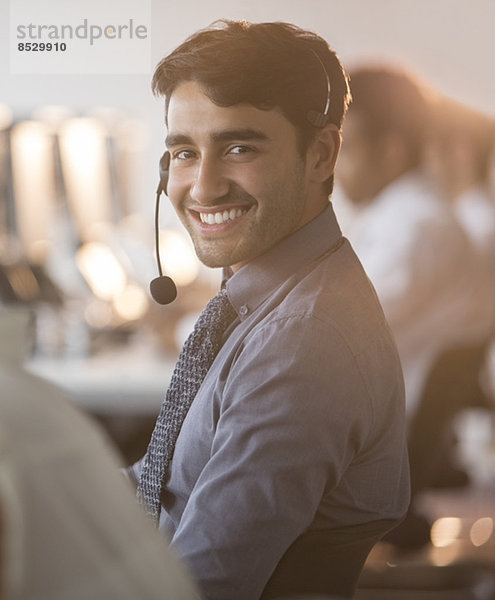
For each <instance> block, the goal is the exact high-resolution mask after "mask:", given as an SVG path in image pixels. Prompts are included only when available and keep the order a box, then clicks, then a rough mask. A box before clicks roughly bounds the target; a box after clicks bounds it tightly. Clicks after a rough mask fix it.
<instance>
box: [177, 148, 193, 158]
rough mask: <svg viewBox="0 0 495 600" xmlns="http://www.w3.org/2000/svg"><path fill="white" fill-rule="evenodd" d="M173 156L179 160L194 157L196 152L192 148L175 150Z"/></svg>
mask: <svg viewBox="0 0 495 600" xmlns="http://www.w3.org/2000/svg"><path fill="white" fill-rule="evenodd" d="M172 158H174V159H178V160H189V159H191V158H194V152H193V151H192V150H179V151H178V152H174V153H173V154H172Z"/></svg>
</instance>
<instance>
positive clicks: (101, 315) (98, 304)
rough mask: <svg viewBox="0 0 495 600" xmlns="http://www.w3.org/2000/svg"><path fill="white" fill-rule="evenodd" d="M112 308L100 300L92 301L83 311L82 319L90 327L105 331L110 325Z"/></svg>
mask: <svg viewBox="0 0 495 600" xmlns="http://www.w3.org/2000/svg"><path fill="white" fill-rule="evenodd" d="M112 316H113V314H112V308H111V306H110V305H109V304H107V303H106V302H103V301H101V300H96V299H95V300H92V301H91V302H90V303H89V304H88V305H87V306H86V308H85V310H84V318H85V319H86V322H87V324H88V325H90V326H91V327H94V328H95V329H105V328H106V327H110V325H111V324H112Z"/></svg>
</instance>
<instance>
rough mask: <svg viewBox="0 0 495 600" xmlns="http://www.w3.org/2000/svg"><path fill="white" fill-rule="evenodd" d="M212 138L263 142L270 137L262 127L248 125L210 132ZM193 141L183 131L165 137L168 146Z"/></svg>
mask: <svg viewBox="0 0 495 600" xmlns="http://www.w3.org/2000/svg"><path fill="white" fill-rule="evenodd" d="M210 139H211V140H212V141H213V142H230V141H234V140H242V141H259V142H263V141H267V140H269V139H270V138H269V137H268V136H267V135H266V133H264V132H263V131H261V130H260V129H252V128H251V127H246V128H243V129H225V130H222V131H216V132H213V133H211V134H210ZM193 143H194V142H193V140H192V138H191V137H190V136H189V135H186V134H183V133H171V134H169V135H167V137H166V138H165V144H166V146H167V147H170V146H178V145H180V144H193Z"/></svg>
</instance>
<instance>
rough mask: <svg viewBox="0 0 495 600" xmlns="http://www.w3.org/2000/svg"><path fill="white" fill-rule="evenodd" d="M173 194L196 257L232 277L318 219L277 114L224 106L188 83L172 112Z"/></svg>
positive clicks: (286, 125)
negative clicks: (228, 270) (228, 269)
mask: <svg viewBox="0 0 495 600" xmlns="http://www.w3.org/2000/svg"><path fill="white" fill-rule="evenodd" d="M167 117H168V136H167V140H166V143H167V147H168V150H169V151H170V154H171V164H170V178H169V182H168V196H169V198H170V200H171V201H172V204H173V206H174V208H175V210H176V212H177V215H178V216H179V218H180V219H181V221H182V223H183V224H184V226H185V227H186V229H187V230H188V232H189V234H190V236H191V238H192V240H193V242H194V246H195V248H196V253H197V255H198V257H199V259H200V260H201V261H202V262H203V263H204V264H205V265H207V266H209V267H224V266H231V267H232V268H233V269H234V271H235V270H237V269H238V268H240V267H241V266H243V265H244V264H246V263H247V262H249V261H250V260H252V259H253V258H254V257H256V256H258V255H259V254H262V253H263V252H265V251H266V250H268V249H269V248H271V247H272V246H273V245H275V244H276V243H277V242H279V241H280V240H281V239H282V238H284V237H286V236H288V235H290V234H291V233H293V232H294V231H295V230H297V229H298V228H300V227H301V226H302V225H304V224H305V223H307V222H308V221H310V220H311V219H312V218H314V217H315V216H316V215H317V214H318V212H319V211H320V210H321V208H319V209H318V211H316V207H315V203H313V202H312V201H311V200H310V199H309V198H308V196H309V195H310V194H309V193H308V182H307V180H308V177H307V175H306V164H305V160H304V158H303V157H301V155H300V153H299V152H298V149H297V140H296V130H295V128H294V126H293V125H292V124H291V123H290V122H289V121H288V120H287V119H286V118H285V117H284V116H283V115H282V113H281V112H280V111H278V110H259V109H257V108H255V107H254V106H252V105H249V104H237V105H234V106H230V107H220V106H217V105H216V104H214V103H213V102H212V101H211V100H210V99H209V98H208V97H207V96H206V95H205V94H204V93H203V91H202V88H201V87H200V85H199V84H197V83H196V82H193V81H187V82H184V83H182V84H181V85H179V86H178V87H177V88H176V89H175V90H174V92H173V94H172V96H171V98H170V103H169V107H168V115H167Z"/></svg>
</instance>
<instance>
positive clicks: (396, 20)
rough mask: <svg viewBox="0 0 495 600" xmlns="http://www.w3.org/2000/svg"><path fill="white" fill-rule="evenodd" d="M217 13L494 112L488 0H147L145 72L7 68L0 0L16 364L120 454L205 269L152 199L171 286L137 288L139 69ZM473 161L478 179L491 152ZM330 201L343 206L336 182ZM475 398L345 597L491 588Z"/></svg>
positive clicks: (145, 210) (9, 298)
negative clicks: (423, 536)
mask: <svg viewBox="0 0 495 600" xmlns="http://www.w3.org/2000/svg"><path fill="white" fill-rule="evenodd" d="M219 18H233V19H246V20H252V21H268V20H270V21H271V20H282V21H289V22H293V23H296V24H298V25H300V26H301V27H305V28H309V29H312V30H314V31H316V32H317V33H319V34H321V35H322V36H323V37H324V38H326V39H327V40H328V41H329V43H330V44H331V45H332V46H333V47H334V48H335V49H336V50H337V52H338V54H339V55H340V57H341V59H342V61H343V63H344V65H345V66H346V68H347V69H348V70H352V68H354V67H356V66H358V65H360V64H362V63H369V62H370V61H373V62H380V61H384V62H386V63H387V64H395V65H399V66H406V67H408V68H410V69H412V70H414V71H415V72H417V73H418V74H420V75H421V77H424V78H425V79H426V80H427V81H428V82H431V83H432V85H433V86H434V87H435V89H436V90H438V92H439V94H441V95H442V96H443V97H445V98H448V99H449V100H450V99H451V100H452V101H454V102H455V103H459V104H460V105H462V106H463V107H466V108H469V110H473V111H474V112H475V113H476V114H477V115H478V114H479V115H480V116H481V117H482V120H483V122H484V123H487V127H488V128H489V127H492V120H493V118H494V117H495V77H494V75H493V73H494V64H493V63H494V58H495V41H494V39H493V24H494V23H495V3H494V2H493V1H492V0H472V1H470V2H467V1H465V2H452V1H451V0H419V1H415V0H373V1H372V2H369V1H367V0H347V1H345V2H342V1H339V0H307V1H306V2H301V1H299V0H264V1H262V0H246V1H243V2H241V1H237V2H227V1H226V0H211V1H209V2H199V1H198V0H184V1H182V2H179V3H170V2H166V1H162V0H152V30H151V42H152V57H151V64H150V73H149V75H112V74H109V75H70V74H68V75H13V74H11V73H9V62H8V43H9V42H8V5H7V3H6V2H3V3H1V4H0V39H1V40H2V42H1V46H0V47H1V49H2V52H0V302H1V303H2V304H3V305H5V306H9V305H22V306H25V307H26V309H28V310H30V311H31V314H32V331H31V336H30V338H29V339H30V347H29V349H28V351H27V353H26V364H27V366H28V368H29V369H31V370H32V371H33V372H35V373H37V374H40V375H42V376H43V377H46V378H47V379H49V380H50V381H52V382H54V383H55V384H57V385H59V386H60V387H62V388H63V389H64V390H66V391H67V392H68V394H69V395H70V397H71V398H73V399H74V401H75V402H77V403H78V404H79V405H80V406H81V407H82V408H83V409H84V410H87V411H88V412H90V413H91V414H93V415H94V416H95V417H96V418H98V419H99V420H100V421H101V422H102V423H103V424H104V425H105V426H106V427H107V429H108V431H109V433H110V435H111V436H112V437H113V439H114V440H115V441H116V443H117V445H118V446H119V447H120V450H121V452H122V454H123V456H124V460H126V461H128V462H130V461H132V460H135V459H137V458H138V457H139V456H140V455H141V453H142V452H143V451H144V448H145V446H146V442H147V438H148V436H149V433H150V431H151V428H152V425H153V423H154V419H155V416H156V414H157V411H158V408H159V406H160V403H161V400H162V397H163V393H164V390H165V389H166V386H167V382H168V379H169V377H170V374H171V370H172V368H173V365H174V363H175V358H176V356H177V352H178V349H179V347H180V345H181V342H182V340H183V339H184V337H185V335H186V332H187V331H188V330H189V327H190V324H191V323H192V322H193V321H194V319H195V317H196V315H197V314H198V312H199V311H200V310H201V308H202V306H204V304H205V302H206V300H207V299H208V298H209V297H210V296H211V295H213V294H214V291H215V287H216V286H217V285H218V281H219V274H218V273H214V272H213V273H212V272H211V271H209V270H207V269H205V268H204V267H202V266H201V265H200V264H199V263H198V262H197V260H196V258H195V256H194V252H193V250H192V247H191V245H190V243H189V241H188V238H187V236H186V235H185V233H184V231H183V229H182V228H181V226H180V224H179V223H178V221H177V220H176V218H175V216H174V214H173V212H172V210H171V209H170V207H169V206H168V203H167V201H166V199H163V200H162V214H161V239H162V261H163V266H164V271H165V272H167V273H168V274H170V275H172V277H173V278H174V279H175V280H176V282H177V283H178V287H179V295H178V299H177V301H176V302H175V303H174V304H172V305H170V306H168V307H159V306H157V305H154V304H153V302H152V301H151V299H150V297H149V293H148V284H149V281H150V279H152V278H153V277H154V276H155V274H156V266H155V258H154V233H153V219H154V199H155V190H156V185H157V179H158V158H159V157H160V156H161V154H162V152H163V139H164V137H165V127H164V114H163V103H162V100H161V99H157V98H154V97H153V96H152V94H151V91H150V78H151V73H152V70H153V67H154V65H156V63H157V62H158V61H159V60H160V58H161V57H162V56H164V55H165V54H166V53H167V52H168V51H170V50H171V49H173V48H174V47H175V46H176V45H177V44H178V43H180V42H181V41H182V40H183V39H185V37H187V36H188V35H189V34H191V33H192V32H194V31H196V30H197V29H199V28H201V27H204V26H206V25H207V24H209V23H211V22H212V21H214V20H216V19H219ZM122 59H123V60H125V56H123V57H122ZM492 152H493V149H492ZM491 164H492V177H493V179H495V175H493V173H495V167H494V166H493V165H494V164H495V160H494V159H493V156H492V163H491ZM492 183H493V181H492ZM491 193H492V194H493V189H492V191H491ZM492 199H493V202H494V204H495V198H494V197H493V196H492ZM335 203H336V205H337V204H339V203H341V204H339V206H338V210H339V211H341V212H342V215H343V220H345V218H347V217H349V213H348V212H346V210H347V209H346V206H345V199H344V198H341V196H340V193H339V191H338V190H337V192H336V198H335ZM349 218H350V217H349ZM344 232H345V230H344ZM1 334H2V332H0V335H1ZM493 354H494V353H490V352H489V353H488V355H487V361H486V365H485V367H486V368H485V371H484V377H485V381H484V385H485V386H487V387H486V389H487V395H488V396H490V395H491V393H492V391H493V390H494V389H495V387H494V386H495V357H494V356H492V355H493ZM492 412H493V411H492V409H491V407H490V406H483V407H468V408H467V409H466V410H463V411H461V413H460V414H459V415H458V417H457V419H456V423H455V436H456V448H455V456H456V460H457V461H458V466H459V469H460V470H463V471H465V472H466V474H467V480H466V481H465V482H464V483H463V484H462V485H452V486H450V485H449V483H448V482H447V484H446V485H440V484H439V485H436V486H432V488H431V489H427V490H425V491H424V492H423V493H422V495H421V497H420V498H419V499H418V506H419V507H420V509H421V511H423V514H424V515H425V517H426V518H427V521H428V523H429V524H430V525H431V530H430V531H429V535H428V541H427V543H425V544H422V545H420V546H418V547H417V548H414V549H409V551H406V552H399V551H397V549H395V548H394V547H393V546H389V545H387V544H383V545H381V546H380V547H379V548H378V549H377V551H376V552H375V553H374V554H373V555H372V556H371V557H370V560H369V564H368V566H367V570H366V572H365V575H366V576H365V577H364V579H363V589H362V590H361V592H360V594H361V596H360V597H362V598H375V597H376V598H378V597H380V598H385V599H386V598H389V597H390V598H395V597H397V598H399V597H400V598H406V597H407V598H419V597H421V598H429V597H430V596H427V595H426V593H431V594H432V595H431V598H449V599H452V598H487V599H488V598H495V584H494V579H493V576H492V573H495V532H494V519H495V503H494V500H495V425H494V423H495V420H494V418H493V414H492ZM430 567H436V570H435V569H434V570H432V571H429V570H428V569H430ZM382 588H383V589H382ZM406 588H407V589H406ZM378 589H381V591H379V592H377V590H378ZM400 589H402V592H401V593H403V594H409V595H399V590H400ZM425 590H429V591H427V592H425ZM473 590H474V591H473ZM373 594H376V595H373ZM387 594H388V595H387ZM420 594H423V595H420ZM435 594H436V595H435ZM442 594H443V595H442Z"/></svg>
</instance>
